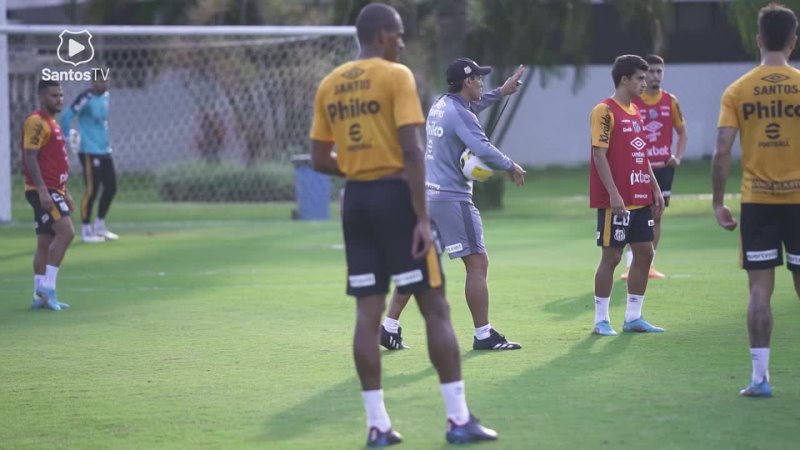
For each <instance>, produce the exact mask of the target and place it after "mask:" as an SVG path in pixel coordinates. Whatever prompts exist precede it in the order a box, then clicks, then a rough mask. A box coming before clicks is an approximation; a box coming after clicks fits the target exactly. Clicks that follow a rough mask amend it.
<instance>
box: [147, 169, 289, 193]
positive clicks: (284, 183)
mask: <svg viewBox="0 0 800 450" xmlns="http://www.w3.org/2000/svg"><path fill="white" fill-rule="evenodd" d="M293 171H294V169H293V168H292V165H291V164H288V163H286V164H280V163H266V164H261V165H258V166H253V167H240V166H235V165H233V164H224V163H223V164H204V163H188V164H178V165H174V166H170V167H167V168H165V169H163V170H161V171H160V172H159V173H158V175H157V176H156V185H157V187H158V195H159V197H160V198H161V199H162V200H164V201H172V202H271V201H293V200H294V199H295V192H294V173H293Z"/></svg>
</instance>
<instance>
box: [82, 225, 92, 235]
mask: <svg viewBox="0 0 800 450" xmlns="http://www.w3.org/2000/svg"><path fill="white" fill-rule="evenodd" d="M81 234H82V235H84V236H86V235H90V234H92V226H91V225H89V224H88V223H85V224H83V225H81Z"/></svg>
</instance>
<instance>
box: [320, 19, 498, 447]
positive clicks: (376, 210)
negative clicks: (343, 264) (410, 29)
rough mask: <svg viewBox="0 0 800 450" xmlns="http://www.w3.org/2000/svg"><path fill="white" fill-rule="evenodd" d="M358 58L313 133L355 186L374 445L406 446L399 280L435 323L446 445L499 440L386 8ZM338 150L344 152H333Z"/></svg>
mask: <svg viewBox="0 0 800 450" xmlns="http://www.w3.org/2000/svg"><path fill="white" fill-rule="evenodd" d="M356 31H357V35H358V41H359V44H360V51H359V55H358V58H357V59H355V60H353V61H350V62H347V63H345V64H343V65H341V66H339V67H337V68H335V69H334V70H333V71H332V72H331V73H330V74H328V75H327V76H326V77H325V78H324V79H323V80H322V82H321V83H320V86H319V88H318V90H317V94H316V99H315V106H314V121H313V124H312V128H311V140H312V150H311V151H312V161H313V164H314V169H315V170H317V171H320V172H323V173H327V174H331V175H339V176H344V177H345V178H346V179H347V182H346V184H345V194H344V202H343V213H342V225H343V229H344V240H345V253H346V257H347V275H348V277H347V293H348V294H349V295H352V296H354V297H356V326H355V335H354V336H353V355H354V358H355V363H356V371H357V372H358V377H359V379H360V381H361V388H362V390H363V392H362V395H363V399H364V408H365V410H366V415H367V427H368V430H369V431H368V434H367V446H370V447H381V446H386V445H392V444H397V443H399V442H401V440H402V438H401V436H400V434H399V433H397V432H396V431H394V430H393V429H392V422H391V420H390V419H389V414H388V413H387V411H386V407H385V405H384V402H383V390H382V388H381V353H380V350H379V346H378V341H379V335H380V333H379V330H380V324H381V314H382V313H383V310H384V308H385V306H386V294H387V293H388V291H389V282H390V280H391V281H394V283H395V285H396V286H397V288H398V289H399V290H400V291H401V292H404V293H412V294H414V296H415V297H416V299H417V304H418V305H419V308H420V310H421V312H422V315H423V317H424V318H425V323H426V329H427V333H428V350H429V354H430V359H431V362H432V363H433V365H434V367H435V368H436V371H437V372H438V374H439V380H440V383H441V392H442V396H443V397H444V403H445V409H446V411H447V431H446V434H445V436H446V439H447V441H448V442H450V443H467V442H477V441H483V440H494V439H497V433H496V432H495V431H494V430H490V429H488V428H484V427H482V426H481V425H480V423H479V422H478V420H477V419H476V418H475V417H474V416H472V415H471V414H470V412H469V409H468V408H467V402H466V397H465V393H464V382H463V381H462V379H461V361H460V357H459V352H458V342H457V341H456V337H455V334H454V332H453V326H452V324H451V322H450V312H449V305H448V304H447V300H446V299H445V297H444V277H443V274H442V271H441V266H440V265H439V255H438V254H437V251H436V247H435V246H433V245H432V244H433V241H434V240H435V239H436V234H435V231H433V230H432V227H431V222H430V219H429V216H428V211H427V207H426V205H425V196H424V195H425V194H424V189H425V186H424V182H425V166H424V164H423V162H422V158H423V153H422V142H421V141H420V131H421V125H422V123H423V122H424V119H423V117H422V109H421V106H420V103H419V97H418V95H417V89H416V83H415V81H414V75H413V74H412V73H411V70H409V69H408V67H406V66H404V65H402V64H399V63H397V62H396V61H397V60H398V57H399V53H400V51H401V50H402V48H403V46H404V44H403V22H402V20H401V19H400V15H399V14H398V13H397V11H396V10H395V9H394V8H392V7H390V6H387V5H385V4H382V3H372V4H370V5H367V6H365V7H364V8H363V9H362V10H361V12H360V13H359V16H358V19H356ZM334 145H335V147H336V150H337V152H338V153H333V148H334Z"/></svg>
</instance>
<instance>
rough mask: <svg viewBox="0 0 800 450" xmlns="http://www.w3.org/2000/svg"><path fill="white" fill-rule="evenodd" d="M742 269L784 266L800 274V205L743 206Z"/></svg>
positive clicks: (747, 204) (741, 228)
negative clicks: (784, 261)
mask: <svg viewBox="0 0 800 450" xmlns="http://www.w3.org/2000/svg"><path fill="white" fill-rule="evenodd" d="M740 222H741V227H740V230H741V231H740V233H741V237H742V242H741V255H740V262H741V266H742V268H743V269H745V270H760V269H769V268H772V267H777V266H780V265H783V249H784V246H785V247H786V266H787V267H788V268H789V270H791V271H793V272H798V271H800V205H799V204H794V205H775V204H764V203H742V213H741V220H740Z"/></svg>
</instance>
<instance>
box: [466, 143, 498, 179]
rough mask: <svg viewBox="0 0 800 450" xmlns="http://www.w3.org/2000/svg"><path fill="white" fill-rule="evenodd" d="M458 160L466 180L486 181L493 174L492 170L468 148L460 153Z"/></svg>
mask: <svg viewBox="0 0 800 450" xmlns="http://www.w3.org/2000/svg"><path fill="white" fill-rule="evenodd" d="M460 161H461V172H462V173H463V174H464V176H465V177H467V179H468V180H473V181H486V180H488V179H489V178H490V177H491V176H492V175H493V174H494V170H492V168H491V167H489V166H487V165H486V163H485V162H483V161H481V159H480V158H478V157H477V156H475V154H474V153H472V150H470V149H466V150H464V152H463V153H461V159H460Z"/></svg>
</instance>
